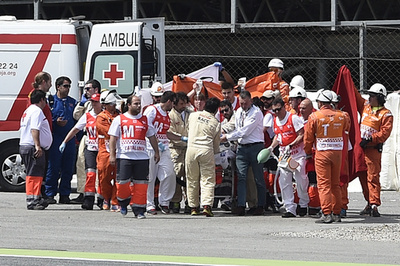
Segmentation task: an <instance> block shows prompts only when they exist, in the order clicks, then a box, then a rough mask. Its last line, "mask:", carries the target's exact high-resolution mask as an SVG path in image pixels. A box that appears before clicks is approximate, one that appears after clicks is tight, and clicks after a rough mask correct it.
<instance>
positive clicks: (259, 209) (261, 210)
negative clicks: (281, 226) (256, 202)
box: [253, 206, 264, 216]
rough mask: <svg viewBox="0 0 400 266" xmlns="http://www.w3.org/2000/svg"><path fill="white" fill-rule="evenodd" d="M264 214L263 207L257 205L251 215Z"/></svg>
mask: <svg viewBox="0 0 400 266" xmlns="http://www.w3.org/2000/svg"><path fill="white" fill-rule="evenodd" d="M261 215H264V208H263V207H262V206H258V207H257V208H256V210H255V211H254V212H253V216H261Z"/></svg>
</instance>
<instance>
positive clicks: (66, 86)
mask: <svg viewBox="0 0 400 266" xmlns="http://www.w3.org/2000/svg"><path fill="white" fill-rule="evenodd" d="M61 86H63V87H64V88H68V89H69V88H71V85H70V84H61Z"/></svg>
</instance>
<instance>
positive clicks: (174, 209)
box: [170, 202, 181, 213]
mask: <svg viewBox="0 0 400 266" xmlns="http://www.w3.org/2000/svg"><path fill="white" fill-rule="evenodd" d="M170 205H172V208H171V209H172V212H173V213H179V212H180V211H181V203H180V202H171V203H170Z"/></svg>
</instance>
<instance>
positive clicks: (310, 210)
mask: <svg viewBox="0 0 400 266" xmlns="http://www.w3.org/2000/svg"><path fill="white" fill-rule="evenodd" d="M319 210H320V209H319V208H311V207H308V215H317V214H318V213H319Z"/></svg>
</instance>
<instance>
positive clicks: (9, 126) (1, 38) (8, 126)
mask: <svg viewBox="0 0 400 266" xmlns="http://www.w3.org/2000/svg"><path fill="white" fill-rule="evenodd" d="M0 44H41V45H42V47H41V48H40V50H39V53H38V55H37V57H36V59H35V61H34V63H33V65H32V67H31V69H30V71H29V73H28V75H27V76H26V78H25V81H24V83H23V85H22V88H21V90H20V92H19V94H18V96H17V98H16V99H15V102H14V104H13V106H12V107H11V110H10V113H9V114H8V117H7V120H6V121H0V131H17V130H19V124H20V121H19V120H20V118H21V116H22V114H23V112H24V110H25V108H26V102H27V97H28V94H29V93H30V91H31V90H32V89H33V88H32V82H33V81H34V78H35V75H36V74H37V73H38V72H40V71H43V68H44V65H45V64H46V61H47V58H48V56H49V54H50V51H51V47H52V46H53V44H76V36H75V35H74V34H64V35H61V40H60V35H59V34H1V35H0Z"/></svg>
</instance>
